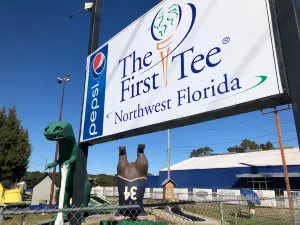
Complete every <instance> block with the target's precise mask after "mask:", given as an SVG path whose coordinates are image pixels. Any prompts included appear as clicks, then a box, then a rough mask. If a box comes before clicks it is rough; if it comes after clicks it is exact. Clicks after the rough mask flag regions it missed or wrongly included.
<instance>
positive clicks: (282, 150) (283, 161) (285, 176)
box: [274, 109, 293, 209]
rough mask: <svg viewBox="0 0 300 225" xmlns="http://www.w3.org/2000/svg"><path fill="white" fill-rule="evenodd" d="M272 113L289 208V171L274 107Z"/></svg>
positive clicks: (290, 204) (290, 200)
mask: <svg viewBox="0 0 300 225" xmlns="http://www.w3.org/2000/svg"><path fill="white" fill-rule="evenodd" d="M274 114H275V120H276V128H277V133H278V141H279V146H280V152H281V159H282V166H283V171H284V178H285V185H286V191H287V194H288V198H289V206H290V209H292V207H293V205H292V199H291V187H290V180H289V173H288V169H287V166H286V159H285V152H284V146H283V142H282V135H281V128H280V122H279V116H278V111H277V110H276V109H275V111H274Z"/></svg>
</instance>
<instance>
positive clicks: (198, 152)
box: [190, 147, 213, 158]
mask: <svg viewBox="0 0 300 225" xmlns="http://www.w3.org/2000/svg"><path fill="white" fill-rule="evenodd" d="M212 153H213V150H212V149H211V148H210V147H205V148H198V149H197V150H193V151H192V152H191V155H190V158H192V157H199V156H203V155H211V154H212Z"/></svg>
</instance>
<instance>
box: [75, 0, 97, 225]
mask: <svg viewBox="0 0 300 225" xmlns="http://www.w3.org/2000/svg"><path fill="white" fill-rule="evenodd" d="M101 6H102V0H94V2H93V6H92V19H91V28H90V38H89V46H88V55H90V54H91V53H92V52H94V51H95V50H96V49H97V48H98V40H99V31H100V16H101ZM83 99H84V97H83ZM82 102H83V101H82ZM82 110H84V109H83V105H82ZM82 120H83V118H82V117H81V121H82ZM80 124H81V122H80ZM81 132H82V131H81V128H80V131H79V138H80V133H81ZM88 149H89V145H88V143H80V142H79V144H78V152H77V160H76V171H75V176H74V182H73V187H74V199H73V200H72V201H73V204H74V205H75V206H76V207H80V206H81V205H82V203H83V198H84V183H85V179H86V170H87V169H86V167H87V158H88ZM81 216H82V215H81V214H80V213H75V214H74V215H73V216H72V219H71V221H70V224H71V225H80V224H81V219H82V217H81Z"/></svg>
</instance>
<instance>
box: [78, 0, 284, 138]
mask: <svg viewBox="0 0 300 225" xmlns="http://www.w3.org/2000/svg"><path fill="white" fill-rule="evenodd" d="M273 23H274V21H273V20H272V16H271V11H270V6H269V2H268V1H267V0H246V1H239V0H219V1H211V0H184V1H183V0H166V1H164V2H162V3H161V4H159V5H157V6H156V7H154V8H153V9H152V10H150V11H149V12H148V13H146V14H145V15H144V16H142V17H141V18H139V19H138V20H136V21H135V22H134V23H132V24H131V25H130V26H128V27H127V28H125V29H124V30H123V31H121V32H120V33H119V34H117V35H116V36H115V37H114V38H112V39H111V40H110V41H108V42H107V43H106V44H104V45H103V46H101V47H100V48H99V49H97V50H96V51H95V52H94V53H92V54H91V55H90V56H89V57H88V59H87V67H86V70H87V74H86V81H85V97H84V106H83V115H82V124H81V135H80V142H87V141H88V142H90V143H97V142H104V141H107V140H112V139H116V138H121V137H128V136H131V135H137V134H143V133H146V132H151V131H154V130H157V129H155V127H160V128H159V129H167V128H170V126H169V124H171V123H173V125H172V127H176V121H177V120H180V121H184V119H185V118H193V117H196V116H197V117H199V116H201V115H203V114H205V113H207V112H212V111H216V110H222V109H225V108H228V107H229V108H230V107H237V106H242V105H243V104H244V103H249V102H253V101H256V100H261V99H267V98H270V97H272V96H279V95H281V94H282V93H283V87H282V82H281V76H280V74H279V68H278V62H277V61H278V54H277V52H278V49H277V48H276V45H275V40H274V32H273ZM233 110H234V109H233ZM233 114H234V113H233ZM220 117H221V116H220ZM162 124H163V126H161V125H162ZM181 125H184V124H182V123H181Z"/></svg>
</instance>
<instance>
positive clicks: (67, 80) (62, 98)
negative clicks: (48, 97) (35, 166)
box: [49, 74, 71, 208]
mask: <svg viewBox="0 0 300 225" xmlns="http://www.w3.org/2000/svg"><path fill="white" fill-rule="evenodd" d="M70 77H71V75H70V74H67V75H66V77H64V78H60V77H57V78H56V80H57V83H58V84H62V95H61V100H60V110H59V121H61V119H62V111H63V105H64V98H65V87H66V83H68V82H69V81H70V80H71V79H70ZM58 150H59V145H58V142H56V149H55V156H54V161H56V160H57V157H58ZM55 174H56V166H55V167H54V168H53V173H52V182H51V191H50V199H49V208H52V201H53V195H54V184H55Z"/></svg>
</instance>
